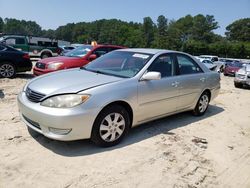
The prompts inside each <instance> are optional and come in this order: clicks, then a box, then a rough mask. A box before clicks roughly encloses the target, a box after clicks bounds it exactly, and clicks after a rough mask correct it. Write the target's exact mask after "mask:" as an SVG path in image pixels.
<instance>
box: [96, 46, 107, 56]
mask: <svg viewBox="0 0 250 188" xmlns="http://www.w3.org/2000/svg"><path fill="white" fill-rule="evenodd" d="M106 53H108V48H102V47H101V48H97V49H96V50H95V51H94V52H93V54H95V55H96V56H97V57H100V56H102V55H104V54H106Z"/></svg>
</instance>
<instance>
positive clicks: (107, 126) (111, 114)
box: [91, 105, 130, 147]
mask: <svg viewBox="0 0 250 188" xmlns="http://www.w3.org/2000/svg"><path fill="white" fill-rule="evenodd" d="M129 128H130V118H129V114H128V112H127V111H126V109H125V108H123V107H122V106H118V105H113V106H108V107H106V108H105V109H103V110H102V111H101V112H100V114H99V115H98V116H97V118H96V120H95V122H94V125H93V128H92V133H91V140H92V141H93V142H94V143H95V144H97V145H99V146H102V147H109V146H114V145H116V144H118V143H119V142H121V140H122V139H123V137H124V136H125V135H126V134H127V133H128V131H129Z"/></svg>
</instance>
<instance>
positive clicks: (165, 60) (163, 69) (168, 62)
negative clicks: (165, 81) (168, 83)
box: [148, 54, 174, 78]
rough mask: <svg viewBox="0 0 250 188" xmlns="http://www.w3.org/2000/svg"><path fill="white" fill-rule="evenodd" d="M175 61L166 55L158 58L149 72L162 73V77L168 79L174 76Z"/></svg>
mask: <svg viewBox="0 0 250 188" xmlns="http://www.w3.org/2000/svg"><path fill="white" fill-rule="evenodd" d="M173 67H174V60H173V57H172V55H170V54H166V55H161V56H159V57H157V58H156V59H155V60H154V62H153V63H152V64H151V65H150V66H149V68H148V71H155V72H160V73H161V77H162V78H164V77H168V76H173V75H174V71H173V70H174V69H173Z"/></svg>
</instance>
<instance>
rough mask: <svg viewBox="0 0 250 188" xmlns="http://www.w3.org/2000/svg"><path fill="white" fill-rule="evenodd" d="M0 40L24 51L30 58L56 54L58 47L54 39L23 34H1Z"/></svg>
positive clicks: (58, 52) (42, 57) (58, 51)
mask: <svg viewBox="0 0 250 188" xmlns="http://www.w3.org/2000/svg"><path fill="white" fill-rule="evenodd" d="M0 42H1V43H4V44H6V45H9V46H12V47H13V48H16V49H17V50H20V51H23V52H26V53H28V54H29V55H30V57H31V58H41V59H44V58H47V57H52V56H58V55H59V54H60V52H61V51H60V49H59V48H58V43H57V41H56V40H53V39H49V38H44V37H34V36H25V35H3V36H2V37H0Z"/></svg>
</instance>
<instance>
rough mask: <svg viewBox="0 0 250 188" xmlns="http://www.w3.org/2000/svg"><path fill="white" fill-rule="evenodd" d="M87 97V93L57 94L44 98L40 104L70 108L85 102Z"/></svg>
mask: <svg viewBox="0 0 250 188" xmlns="http://www.w3.org/2000/svg"><path fill="white" fill-rule="evenodd" d="M89 97H90V96H89V95H77V94H68V95H57V96H54V97H50V98H48V99H45V100H44V101H43V102H41V105H42V106H47V107H52V108H71V107H74V106H77V105H79V104H81V103H83V102H85V101H86V100H88V98H89Z"/></svg>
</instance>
